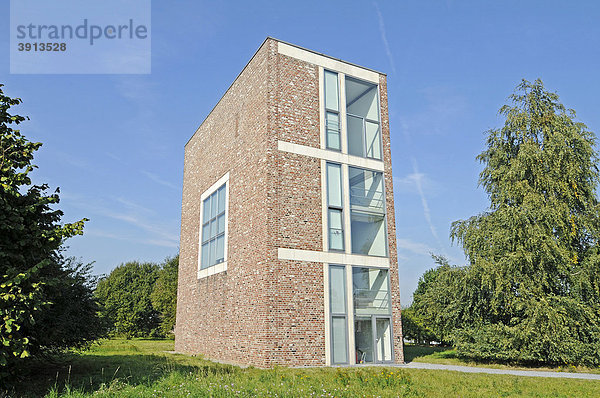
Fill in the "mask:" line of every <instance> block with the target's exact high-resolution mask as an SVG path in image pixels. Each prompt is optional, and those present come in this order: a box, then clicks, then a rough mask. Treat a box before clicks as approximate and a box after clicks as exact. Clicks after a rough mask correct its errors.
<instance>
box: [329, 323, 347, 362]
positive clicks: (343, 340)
mask: <svg viewBox="0 0 600 398" xmlns="http://www.w3.org/2000/svg"><path fill="white" fill-rule="evenodd" d="M347 341H348V338H347V336H346V317H345V316H334V317H332V318H331V353H332V357H333V358H332V359H333V361H332V362H333V363H335V364H338V363H348V342H347Z"/></svg>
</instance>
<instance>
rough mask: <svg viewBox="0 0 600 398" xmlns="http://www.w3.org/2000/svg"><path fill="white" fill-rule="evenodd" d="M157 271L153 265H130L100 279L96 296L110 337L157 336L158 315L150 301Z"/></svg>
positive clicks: (120, 267)
mask: <svg viewBox="0 0 600 398" xmlns="http://www.w3.org/2000/svg"><path fill="white" fill-rule="evenodd" d="M159 270H160V267H159V266H158V265H157V264H153V263H139V262H137V261H133V262H128V263H125V264H122V265H120V266H118V267H117V268H115V269H114V270H112V272H111V273H110V274H109V275H108V276H106V277H104V278H101V279H100V281H99V282H98V286H97V287H96V296H97V297H98V299H99V301H100V304H101V305H102V307H103V309H102V313H103V315H104V318H105V319H106V321H107V322H108V324H109V325H110V329H111V330H110V331H111V333H112V334H114V335H118V336H125V337H127V338H131V337H149V336H154V335H157V334H160V332H159V330H158V327H159V325H160V314H159V312H158V311H157V310H155V309H154V307H153V306H152V300H151V298H150V296H151V294H152V291H153V289H154V284H155V282H156V279H157V278H158V272H159Z"/></svg>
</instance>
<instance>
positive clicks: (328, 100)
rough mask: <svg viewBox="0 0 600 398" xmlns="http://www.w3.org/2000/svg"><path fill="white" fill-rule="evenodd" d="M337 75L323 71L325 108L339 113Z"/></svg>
mask: <svg viewBox="0 0 600 398" xmlns="http://www.w3.org/2000/svg"><path fill="white" fill-rule="evenodd" d="M339 102H340V101H339V88H338V74H337V73H335V72H330V71H328V70H326V71H325V108H326V109H329V110H332V111H336V112H339V110H340V106H339Z"/></svg>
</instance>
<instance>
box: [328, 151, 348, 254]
mask: <svg viewBox="0 0 600 398" xmlns="http://www.w3.org/2000/svg"><path fill="white" fill-rule="evenodd" d="M327 205H328V209H327V216H328V217H327V218H328V229H329V235H328V236H329V250H344V227H343V225H344V221H343V220H344V217H343V214H344V209H343V206H342V166H341V165H339V164H335V163H327Z"/></svg>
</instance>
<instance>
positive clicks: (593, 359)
mask: <svg viewBox="0 0 600 398" xmlns="http://www.w3.org/2000/svg"><path fill="white" fill-rule="evenodd" d="M509 98H510V100H511V104H509V105H505V106H503V107H502V108H501V109H500V114H501V115H503V116H504V117H505V124H504V126H503V127H502V128H499V129H493V130H490V131H489V132H488V138H487V148H486V149H485V150H484V151H483V152H482V153H481V154H480V155H479V156H478V159H479V160H480V161H481V162H482V163H483V164H484V165H485V167H484V170H483V171H482V173H481V175H480V180H479V182H480V185H481V186H482V187H483V188H484V189H485V191H486V192H487V194H488V196H489V199H490V208H489V210H488V211H486V212H484V213H481V214H478V215H476V216H473V217H471V218H469V219H467V220H462V221H456V222H454V223H453V225H452V230H451V237H452V238H453V240H455V241H457V242H458V243H459V244H461V245H462V247H463V249H464V251H465V254H466V256H467V259H468V261H469V265H468V266H467V267H466V268H465V275H464V278H466V279H465V280H464V282H463V286H464V287H463V288H462V289H461V290H460V291H457V294H456V297H455V298H454V299H451V300H450V303H448V304H447V307H446V308H452V307H453V306H454V307H455V308H462V310H460V311H458V312H456V314H455V315H456V316H457V319H458V320H457V323H456V324H455V325H454V327H453V328H454V332H453V334H454V341H455V343H456V346H457V348H458V350H459V352H461V353H462V354H464V355H468V356H472V357H478V358H483V359H502V360H519V361H536V362H547V363H560V364H565V363H580V364H589V365H598V364H600V267H599V265H600V256H599V249H600V248H599V246H598V240H599V238H600V235H599V233H600V213H599V209H600V208H599V205H598V201H597V199H596V188H597V185H598V181H599V172H598V167H597V163H598V157H597V153H596V152H595V149H594V146H595V136H594V134H593V133H592V132H590V131H589V130H588V129H587V127H586V126H585V125H584V124H583V123H580V122H578V121H576V120H575V112H574V111H573V110H568V109H566V108H565V107H564V106H563V105H562V104H561V103H560V102H559V98H558V95H557V94H555V93H552V92H548V91H547V90H546V89H545V88H544V86H543V84H542V82H541V81H540V80H537V81H535V82H533V83H530V82H528V81H525V80H523V81H522V83H521V84H520V85H519V86H517V89H516V91H515V93H514V94H512V95H511V96H510V97H509ZM455 288H456V289H460V286H456V287H455ZM465 294H466V295H467V296H468V297H465Z"/></svg>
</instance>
